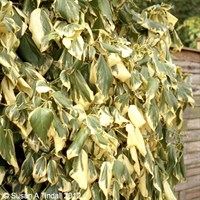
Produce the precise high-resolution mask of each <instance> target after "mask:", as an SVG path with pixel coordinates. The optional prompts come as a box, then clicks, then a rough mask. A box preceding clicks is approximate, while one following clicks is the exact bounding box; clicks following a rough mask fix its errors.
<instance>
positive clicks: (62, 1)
mask: <svg viewBox="0 0 200 200" xmlns="http://www.w3.org/2000/svg"><path fill="white" fill-rule="evenodd" d="M54 9H55V12H56V13H57V14H58V15H59V16H60V17H62V18H64V19H66V20H67V21H68V22H69V23H71V22H78V21H79V11H80V6H79V5H78V3H77V2H75V1H71V0H56V1H55V2H54Z"/></svg>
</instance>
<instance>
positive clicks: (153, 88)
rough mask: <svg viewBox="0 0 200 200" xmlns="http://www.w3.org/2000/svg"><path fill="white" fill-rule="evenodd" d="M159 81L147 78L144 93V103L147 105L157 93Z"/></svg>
mask: <svg viewBox="0 0 200 200" xmlns="http://www.w3.org/2000/svg"><path fill="white" fill-rule="evenodd" d="M158 87H159V80H158V79H157V78H152V77H151V78H149V79H148V85H147V92H146V101H147V102H148V103H149V102H150V101H151V99H153V98H154V97H155V94H157V93H158Z"/></svg>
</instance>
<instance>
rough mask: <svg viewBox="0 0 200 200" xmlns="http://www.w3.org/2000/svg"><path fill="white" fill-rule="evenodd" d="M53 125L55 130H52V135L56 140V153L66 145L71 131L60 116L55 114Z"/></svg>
mask: <svg viewBox="0 0 200 200" xmlns="http://www.w3.org/2000/svg"><path fill="white" fill-rule="evenodd" d="M53 126H54V128H55V130H54V129H53V130H52V132H51V136H52V137H53V140H54V145H55V151H56V154H58V153H59V152H60V151H61V150H62V149H63V148H64V147H65V145H66V140H67V136H68V134H69V132H68V129H67V127H66V126H64V125H63V124H62V122H61V121H60V119H59V117H57V116H56V115H55V114H54V119H53Z"/></svg>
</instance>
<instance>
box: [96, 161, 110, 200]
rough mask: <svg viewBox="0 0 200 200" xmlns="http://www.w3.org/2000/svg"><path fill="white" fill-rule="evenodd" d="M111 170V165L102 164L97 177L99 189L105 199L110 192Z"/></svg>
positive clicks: (108, 163)
mask: <svg viewBox="0 0 200 200" xmlns="http://www.w3.org/2000/svg"><path fill="white" fill-rule="evenodd" d="M112 168H113V164H112V163H110V162H103V164H102V166H101V171H100V176H99V187H100V188H101V189H102V191H103V193H104V195H105V197H106V199H108V193H109V191H110V186H111V180H112Z"/></svg>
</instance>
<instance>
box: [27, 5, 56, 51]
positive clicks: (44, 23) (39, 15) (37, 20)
mask: <svg viewBox="0 0 200 200" xmlns="http://www.w3.org/2000/svg"><path fill="white" fill-rule="evenodd" d="M29 29H30V31H31V33H32V38H33V41H34V42H35V44H36V45H37V47H38V49H40V50H41V52H43V51H46V50H47V48H48V47H49V44H46V45H45V46H44V45H43V46H42V44H44V43H43V42H42V40H43V38H44V36H46V35H47V34H49V33H50V32H51V31H52V29H53V26H52V24H51V20H50V19H49V16H48V14H47V13H46V11H45V10H44V9H40V8H37V9H35V10H34V11H33V12H32V13H31V16H30V25H29Z"/></svg>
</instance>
